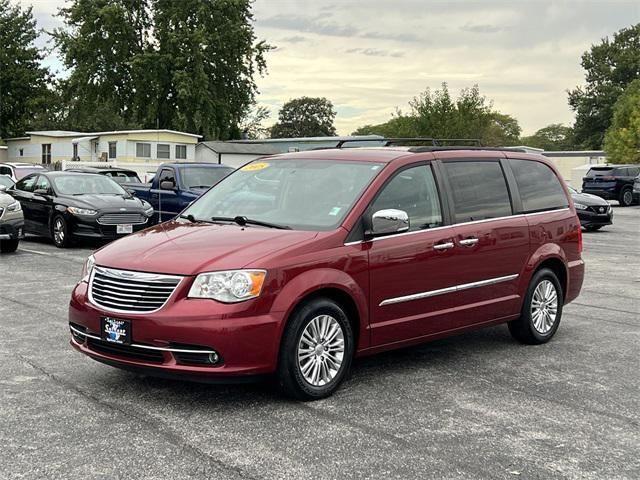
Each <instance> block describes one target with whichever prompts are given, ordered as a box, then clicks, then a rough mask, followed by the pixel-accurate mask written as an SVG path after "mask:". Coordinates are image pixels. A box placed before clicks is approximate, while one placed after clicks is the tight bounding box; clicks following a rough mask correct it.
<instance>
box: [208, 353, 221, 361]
mask: <svg viewBox="0 0 640 480" xmlns="http://www.w3.org/2000/svg"><path fill="white" fill-rule="evenodd" d="M218 360H220V357H219V356H218V354H217V353H215V352H214V353H210V354H209V363H218Z"/></svg>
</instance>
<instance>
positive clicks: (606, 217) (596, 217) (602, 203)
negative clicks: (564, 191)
mask: <svg viewBox="0 0 640 480" xmlns="http://www.w3.org/2000/svg"><path fill="white" fill-rule="evenodd" d="M567 188H568V189H569V192H570V193H571V198H573V204H574V206H575V207H576V211H577V212H578V218H579V219H580V224H581V225H582V226H583V227H584V228H586V229H587V230H591V231H594V230H600V229H601V228H602V227H604V226H605V225H611V224H612V223H613V209H612V208H611V205H609V202H607V201H606V200H603V199H602V198H600V197H597V196H595V195H591V194H589V193H580V192H578V191H577V190H576V189H575V188H573V187H572V186H570V185H567Z"/></svg>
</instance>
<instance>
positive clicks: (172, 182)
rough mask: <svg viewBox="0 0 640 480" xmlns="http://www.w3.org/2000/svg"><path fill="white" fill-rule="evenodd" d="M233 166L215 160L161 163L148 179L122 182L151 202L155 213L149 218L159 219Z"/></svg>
mask: <svg viewBox="0 0 640 480" xmlns="http://www.w3.org/2000/svg"><path fill="white" fill-rule="evenodd" d="M233 170H234V169H233V168H232V167H229V166H227V165H219V164H216V163H192V162H189V163H184V162H173V163H163V164H162V165H160V166H159V167H158V171H157V172H156V175H155V176H154V177H153V181H152V182H151V183H127V184H126V185H124V186H125V187H126V188H127V190H128V191H130V192H131V193H133V194H134V195H135V196H136V197H138V198H141V199H142V200H146V201H147V202H149V203H150V204H151V205H152V206H153V208H154V210H155V213H154V216H153V218H152V219H151V221H152V223H160V222H164V221H166V220H170V219H172V218H173V217H175V216H176V215H177V214H178V213H180V212H181V211H182V210H184V209H185V208H186V207H187V205H189V204H190V203H191V202H193V201H194V200H195V199H196V198H198V197H199V196H200V195H202V194H203V193H204V192H205V191H207V190H208V189H209V188H210V187H211V186H212V185H215V184H216V183H218V182H219V181H220V180H222V179H223V178H224V177H226V176H227V175H229V174H230V173H231V172H233Z"/></svg>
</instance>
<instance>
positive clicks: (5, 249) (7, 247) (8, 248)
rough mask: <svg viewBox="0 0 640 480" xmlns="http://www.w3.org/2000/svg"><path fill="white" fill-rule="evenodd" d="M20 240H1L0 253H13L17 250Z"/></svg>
mask: <svg viewBox="0 0 640 480" xmlns="http://www.w3.org/2000/svg"><path fill="white" fill-rule="evenodd" d="M19 243H20V240H18V239H16V240H1V241H0V252H2V253H13V252H15V251H16V250H17V249H18V244H19Z"/></svg>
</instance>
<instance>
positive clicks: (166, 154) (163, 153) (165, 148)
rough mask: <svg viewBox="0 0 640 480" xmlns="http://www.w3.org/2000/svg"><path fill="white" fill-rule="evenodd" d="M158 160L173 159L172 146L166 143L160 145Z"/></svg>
mask: <svg viewBox="0 0 640 480" xmlns="http://www.w3.org/2000/svg"><path fill="white" fill-rule="evenodd" d="M157 158H171V146H170V145H167V144H166V143H159V144H158V157H157Z"/></svg>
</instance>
